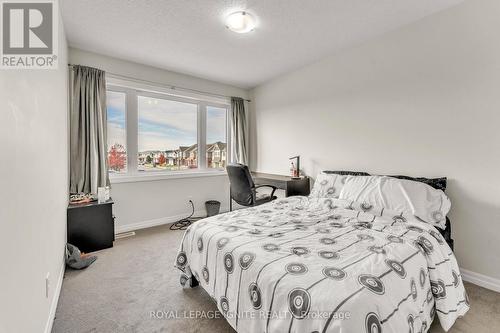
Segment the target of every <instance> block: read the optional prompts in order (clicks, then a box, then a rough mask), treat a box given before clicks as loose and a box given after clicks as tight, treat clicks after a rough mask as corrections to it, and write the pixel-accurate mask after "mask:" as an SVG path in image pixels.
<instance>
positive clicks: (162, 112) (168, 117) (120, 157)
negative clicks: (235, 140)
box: [107, 83, 230, 176]
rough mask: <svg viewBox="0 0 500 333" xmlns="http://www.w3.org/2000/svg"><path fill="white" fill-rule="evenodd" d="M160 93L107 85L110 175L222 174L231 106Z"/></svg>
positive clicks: (125, 86)
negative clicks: (206, 172)
mask: <svg viewBox="0 0 500 333" xmlns="http://www.w3.org/2000/svg"><path fill="white" fill-rule="evenodd" d="M162 90H165V89H160V88H158V89H151V90H149V89H144V88H142V87H135V86H134V85H133V83H130V84H123V85H120V84H116V85H115V84H108V91H107V108H108V110H107V115H108V126H107V127H108V164H109V170H110V174H117V176H118V175H126V176H134V175H140V174H152V173H153V172H157V173H164V174H171V173H175V172H193V171H209V170H217V169H220V170H223V169H225V167H226V165H227V163H228V159H229V155H230V154H229V153H228V152H229V149H228V140H227V138H228V137H229V135H228V130H229V126H228V110H229V101H227V100H225V99H221V98H219V99H216V100H214V99H213V98H207V99H204V98H203V96H199V95H197V96H191V95H187V96H180V95H179V94H178V93H176V95H175V96H174V95H172V94H169V93H167V92H163V91H162ZM200 147H201V148H200Z"/></svg>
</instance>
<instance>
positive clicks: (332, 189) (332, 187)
mask: <svg viewBox="0 0 500 333" xmlns="http://www.w3.org/2000/svg"><path fill="white" fill-rule="evenodd" d="M347 177H348V176H346V175H339V174H333V173H332V174H326V173H323V172H320V173H318V175H317V176H316V180H315V181H314V186H313V188H312V190H311V194H310V195H309V197H311V198H335V199H337V198H338V197H339V195H340V191H341V190H342V187H344V183H345V181H346V179H347Z"/></svg>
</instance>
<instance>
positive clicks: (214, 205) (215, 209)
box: [205, 200, 220, 216]
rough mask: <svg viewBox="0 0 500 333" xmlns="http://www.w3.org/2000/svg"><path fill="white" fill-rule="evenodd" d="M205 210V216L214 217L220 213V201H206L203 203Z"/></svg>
mask: <svg viewBox="0 0 500 333" xmlns="http://www.w3.org/2000/svg"><path fill="white" fill-rule="evenodd" d="M205 208H206V209H207V216H214V215H217V214H219V211H220V201H217V200H208V201H205Z"/></svg>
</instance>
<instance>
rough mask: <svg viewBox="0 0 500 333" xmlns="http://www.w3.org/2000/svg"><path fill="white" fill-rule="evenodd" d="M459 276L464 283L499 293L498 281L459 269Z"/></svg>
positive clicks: (499, 280) (499, 285)
mask: <svg viewBox="0 0 500 333" xmlns="http://www.w3.org/2000/svg"><path fill="white" fill-rule="evenodd" d="M460 274H462V279H463V280H464V281H467V282H470V283H473V284H475V285H478V286H480V287H483V288H486V289H490V290H493V291H496V292H498V293H500V279H495V278H492V277H490V276H487V275H483V274H479V273H476V272H472V271H469V270H467V269H464V268H460Z"/></svg>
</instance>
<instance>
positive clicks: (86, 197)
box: [69, 193, 96, 205]
mask: <svg viewBox="0 0 500 333" xmlns="http://www.w3.org/2000/svg"><path fill="white" fill-rule="evenodd" d="M95 200H96V198H95V197H94V195H93V194H92V193H75V194H71V195H70V196H69V203H70V204H71V205H74V204H81V203H86V202H92V201H95Z"/></svg>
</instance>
